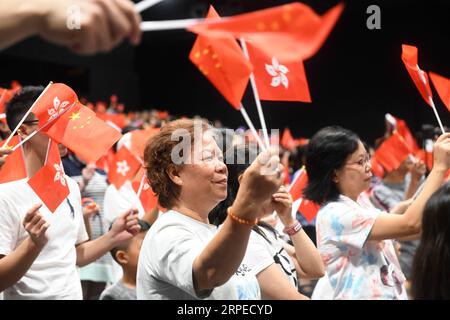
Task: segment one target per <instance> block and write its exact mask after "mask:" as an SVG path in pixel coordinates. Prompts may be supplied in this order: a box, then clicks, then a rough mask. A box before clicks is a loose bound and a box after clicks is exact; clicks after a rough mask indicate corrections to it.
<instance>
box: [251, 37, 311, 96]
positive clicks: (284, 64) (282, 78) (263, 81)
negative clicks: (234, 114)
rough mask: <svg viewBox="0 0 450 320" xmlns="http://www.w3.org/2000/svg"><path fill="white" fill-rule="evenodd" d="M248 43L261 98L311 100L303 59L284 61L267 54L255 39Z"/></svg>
mask: <svg viewBox="0 0 450 320" xmlns="http://www.w3.org/2000/svg"><path fill="white" fill-rule="evenodd" d="M246 44H247V48H248V54H249V58H250V61H251V63H252V64H253V74H254V76H255V82H256V87H257V88H258V93H259V98H260V99H261V100H270V101H302V102H311V96H310V94H309V87H308V80H307V79H306V73H305V68H304V66H303V62H302V61H301V60H295V61H290V60H289V61H288V60H286V61H283V60H281V59H279V58H278V57H277V56H276V55H267V54H266V53H265V52H264V51H263V50H262V49H261V48H260V47H259V46H258V44H257V43H254V42H253V41H248V42H246Z"/></svg>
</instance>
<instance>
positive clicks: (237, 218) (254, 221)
mask: <svg viewBox="0 0 450 320" xmlns="http://www.w3.org/2000/svg"><path fill="white" fill-rule="evenodd" d="M230 208H231V207H228V209H227V214H228V215H229V216H230V218H231V219H233V220H234V221H236V222H238V223H240V224H246V225H248V226H254V225H255V224H257V223H258V219H255V220H253V221H250V220H245V219H242V218H239V217H238V216H235V215H234V214H232V213H231V210H230Z"/></svg>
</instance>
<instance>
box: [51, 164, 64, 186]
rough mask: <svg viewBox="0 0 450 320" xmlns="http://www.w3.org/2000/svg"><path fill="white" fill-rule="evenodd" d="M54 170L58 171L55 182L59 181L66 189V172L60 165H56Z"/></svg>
mask: <svg viewBox="0 0 450 320" xmlns="http://www.w3.org/2000/svg"><path fill="white" fill-rule="evenodd" d="M53 168H55V170H56V174H55V177H54V178H53V182H57V181H59V182H60V183H61V184H62V185H63V186H64V187H65V186H66V179H65V178H64V171H63V169H62V167H61V166H60V165H59V164H56V163H55V164H54V165H53Z"/></svg>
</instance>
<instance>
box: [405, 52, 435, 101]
mask: <svg viewBox="0 0 450 320" xmlns="http://www.w3.org/2000/svg"><path fill="white" fill-rule="evenodd" d="M402 60H403V63H404V64H405V67H406V70H407V71H408V73H409V75H410V77H411V79H412V80H413V82H414V84H415V85H416V87H417V89H418V90H419V92H420V94H421V96H422V98H423V99H424V100H425V101H426V102H427V103H428V104H429V105H430V107H431V106H432V103H431V99H432V98H433V93H432V92H431V88H430V81H429V80H428V75H427V74H426V72H424V71H422V70H420V68H419V66H418V64H417V47H414V46H408V45H406V44H403V45H402Z"/></svg>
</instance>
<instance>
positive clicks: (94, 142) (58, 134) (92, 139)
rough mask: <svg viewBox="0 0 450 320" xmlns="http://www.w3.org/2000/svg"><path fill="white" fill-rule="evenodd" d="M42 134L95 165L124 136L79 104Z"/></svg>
mask: <svg viewBox="0 0 450 320" xmlns="http://www.w3.org/2000/svg"><path fill="white" fill-rule="evenodd" d="M42 131H43V132H44V133H45V134H47V135H48V136H49V137H50V138H52V139H53V140H55V141H56V142H58V143H62V144H63V145H65V146H66V147H67V148H69V149H70V150H72V151H73V152H74V153H76V154H77V155H78V156H79V157H80V158H81V159H83V160H85V161H86V162H89V163H91V162H92V163H95V162H96V161H97V160H98V159H99V158H100V157H101V156H103V155H104V154H105V153H106V152H107V151H108V150H109V149H110V148H111V146H112V145H113V144H114V143H116V142H117V140H119V139H120V138H121V137H122V135H121V134H120V132H118V131H117V130H115V129H114V128H112V127H111V126H109V125H107V124H106V123H105V122H104V121H102V120H100V119H98V118H97V117H96V116H95V113H94V112H93V111H92V110H90V109H89V108H87V107H85V106H83V105H81V104H79V103H77V104H76V105H75V106H73V107H72V108H71V109H70V110H68V111H67V112H64V113H63V114H62V115H61V116H60V117H59V118H58V119H56V120H55V121H54V123H53V124H52V125H51V126H50V127H48V128H45V129H43V130H42Z"/></svg>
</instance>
